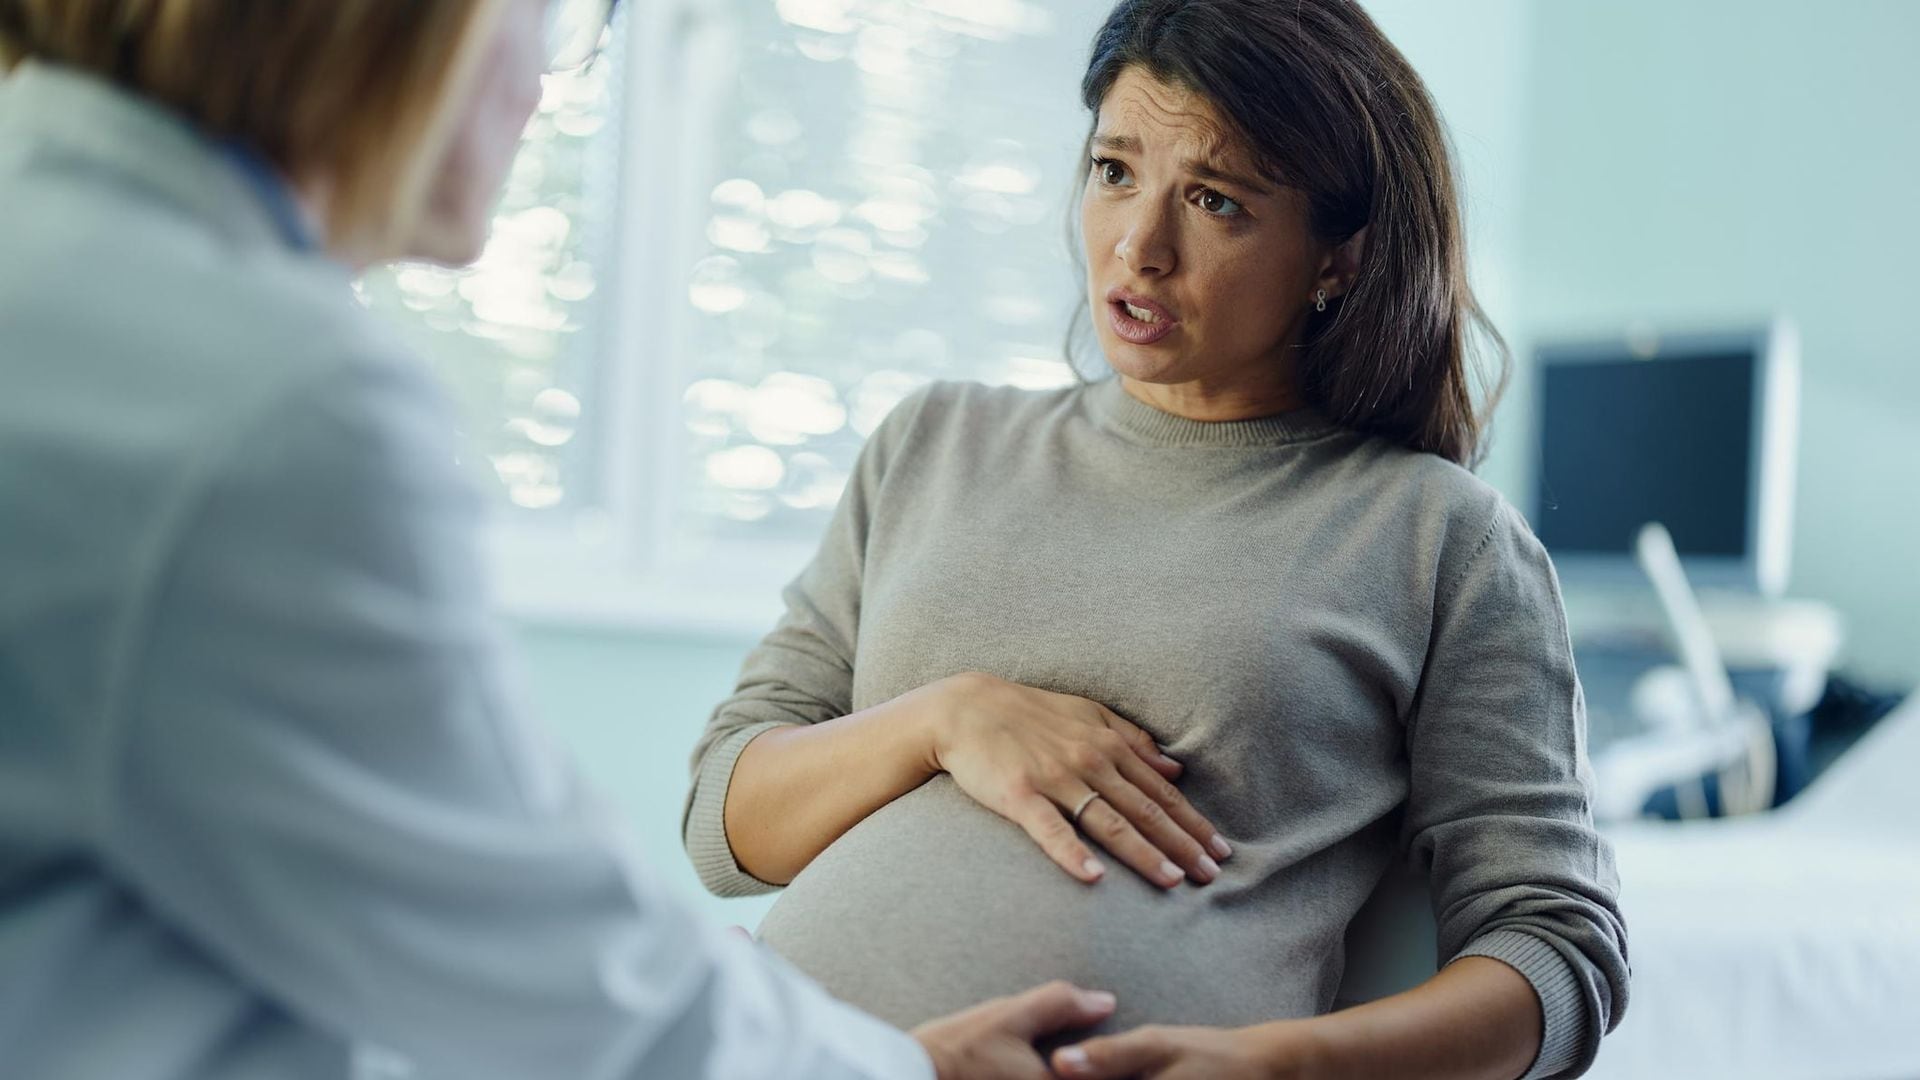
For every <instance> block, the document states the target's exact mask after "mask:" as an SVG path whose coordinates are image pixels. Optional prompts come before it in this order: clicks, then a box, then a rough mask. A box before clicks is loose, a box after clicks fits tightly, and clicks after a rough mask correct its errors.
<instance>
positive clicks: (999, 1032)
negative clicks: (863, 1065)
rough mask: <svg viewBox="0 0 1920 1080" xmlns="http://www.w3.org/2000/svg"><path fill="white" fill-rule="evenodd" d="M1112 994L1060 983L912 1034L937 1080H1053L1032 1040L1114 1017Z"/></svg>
mask: <svg viewBox="0 0 1920 1080" xmlns="http://www.w3.org/2000/svg"><path fill="white" fill-rule="evenodd" d="M1113 1007H1114V1000H1113V995H1112V994H1106V993H1097V992H1094V991H1089V990H1081V989H1079V988H1077V987H1075V986H1072V985H1071V984H1068V983H1064V982H1051V983H1047V984H1046V985H1045V986H1036V987H1034V988H1033V989H1032V990H1029V991H1027V992H1026V993H1024V994H1016V995H1014V996H1013V997H1004V998H996V999H994V1000H992V1001H989V1002H986V1003H985V1004H982V1005H976V1006H974V1007H973V1008H971V1009H968V1010H967V1011H966V1012H962V1013H955V1014H954V1015H952V1016H949V1017H945V1018H943V1019H940V1020H934V1021H931V1022H929V1023H926V1024H922V1025H920V1026H919V1027H917V1028H915V1029H913V1037H914V1038H915V1039H916V1040H918V1041H919V1043H920V1045H921V1046H922V1047H923V1048H925V1050H926V1051H927V1056H928V1057H929V1058H931V1059H932V1060H933V1069H934V1075H935V1076H937V1077H939V1080H1052V1076H1053V1074H1052V1073H1051V1072H1049V1071H1048V1069H1047V1064H1046V1062H1045V1061H1043V1060H1042V1059H1041V1057H1040V1053H1039V1051H1037V1050H1035V1049H1034V1048H1033V1041H1034V1040H1035V1039H1038V1038H1040V1037H1041V1036H1043V1035H1051V1034H1053V1033H1054V1032H1057V1031H1067V1030H1071V1029H1073V1028H1082V1027H1087V1026H1089V1025H1092V1024H1097V1023H1099V1022H1100V1021H1102V1020H1105V1019H1106V1018H1107V1017H1109V1016H1112V1015H1113Z"/></svg>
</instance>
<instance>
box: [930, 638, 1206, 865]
mask: <svg viewBox="0 0 1920 1080" xmlns="http://www.w3.org/2000/svg"><path fill="white" fill-rule="evenodd" d="M916 693H921V694H925V695H927V697H928V704H929V707H930V708H932V709H933V710H934V715H935V717H936V721H935V730H936V732H937V735H936V737H935V740H934V757H935V762H936V764H937V765H938V767H939V768H940V769H941V770H943V771H945V772H946V773H948V774H949V775H951V776H952V777H953V781H954V783H955V784H957V785H958V786H959V788H960V790H962V791H964V792H966V794H967V795H968V796H970V797H971V798H972V799H973V800H974V801H975V802H978V803H979V804H980V805H982V806H984V807H986V808H987V809H989V810H991V811H993V812H994V813H996V814H998V815H1000V816H1001V817H1003V818H1006V819H1007V820H1008V821H1011V822H1013V823H1014V824H1015V825H1017V826H1019V827H1020V828H1021V830H1023V831H1024V832H1025V833H1026V834H1027V836H1028V837H1030V838H1031V839H1032V840H1033V842H1034V843H1036V844H1038V845H1039V846H1040V849H1041V850H1042V851H1044V852H1045V853H1046V855H1047V857H1048V858H1050V859H1052V860H1053V861H1054V863H1056V864H1057V865H1058V866H1059V867H1060V868H1061V869H1063V870H1065V871H1066V872H1067V873H1068V874H1070V875H1072V876H1073V877H1075V878H1077V879H1079V880H1081V881H1087V882H1091V881H1097V880H1099V879H1100V877H1101V876H1102V875H1103V873H1104V872H1105V870H1104V867H1103V866H1102V864H1101V862H1100V860H1099V859H1097V858H1095V857H1094V854H1093V852H1092V850H1090V849H1089V848H1088V846H1087V843H1086V840H1091V841H1093V842H1094V843H1097V844H1099V845H1100V846H1101V847H1103V848H1105V849H1106V850H1107V851H1108V852H1110V853H1111V854H1112V855H1113V856H1114V857H1115V858H1117V859H1119V860H1120V861H1121V862H1122V863H1124V864H1126V865H1127V866H1128V867H1131V868H1132V869H1133V870H1135V871H1136V872H1138V873H1139V874H1140V876H1141V877H1143V878H1145V879H1146V880H1148V881H1151V882H1153V883H1154V884H1156V885H1158V886H1160V887H1161V888H1172V887H1174V886H1175V885H1178V884H1180V883H1181V882H1182V881H1185V880H1191V881H1193V882H1195V883H1196V884H1201V885H1205V884H1207V883H1209V882H1211V881H1213V880H1214V879H1216V878H1218V877H1219V876H1220V867H1219V864H1218V863H1217V862H1216V861H1215V860H1216V859H1224V858H1226V857H1227V856H1228V855H1230V854H1232V849H1231V848H1230V847H1229V846H1228V845H1227V842H1226V840H1225V839H1223V838H1222V837H1221V836H1220V833H1219V830H1217V829H1215V828H1214V827H1213V824H1212V823H1211V822H1209V821H1208V820H1207V819H1206V818H1205V817H1204V816H1202V815H1201V813H1200V812H1199V811H1198V810H1196V809H1194V808H1193V804H1191V803H1189V802H1188V801H1187V800H1186V798H1185V797H1184V796H1182V795H1181V794H1180V790H1179V788H1177V787H1175V786H1174V781H1175V780H1177V779H1178V778H1179V776H1180V773H1181V766H1180V764H1179V762H1176V761H1174V760H1173V759H1172V758H1170V757H1168V756H1167V755H1166V754H1165V753H1164V752H1162V750H1161V749H1160V747H1159V746H1158V745H1156V744H1155V743H1154V741H1153V738H1152V737H1151V736H1149V735H1148V734H1147V733H1146V732H1144V731H1142V730H1141V729H1140V728H1139V727H1138V726H1136V725H1134V724H1132V723H1130V722H1128V721H1127V720H1126V719H1124V718H1122V717H1120V716H1119V715H1117V714H1115V713H1114V712H1113V711H1112V710H1111V709H1108V708H1106V707H1105V706H1103V705H1100V704H1099V703H1097V702H1093V701H1089V700H1087V699H1085V698H1079V697H1073V696H1071V695H1068V694H1055V693H1050V692H1048V691H1045V690H1037V689H1034V688H1032V687H1028V686H1021V685H1019V684H1017V683H1011V682H1007V681H1006V680H1004V679H997V678H994V677H993V676H990V675H980V674H969V675H958V676H954V677H953V678H950V679H943V680H941V681H940V682H937V683H934V684H932V685H930V686H927V687H924V688H922V689H921V690H919V691H916ZM1076 826H1078V829H1076ZM1083 833H1084V836H1085V840H1083V839H1082V834H1083Z"/></svg>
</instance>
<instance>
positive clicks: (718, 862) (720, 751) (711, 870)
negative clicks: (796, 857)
mask: <svg viewBox="0 0 1920 1080" xmlns="http://www.w3.org/2000/svg"><path fill="white" fill-rule="evenodd" d="M788 726H791V725H788V724H785V723H781V722H779V721H768V722H765V723H759V724H752V725H749V726H747V727H743V728H741V729H740V730H738V731H735V732H733V733H732V734H730V735H728V736H727V737H726V738H724V739H722V740H720V741H719V742H717V743H715V744H713V746H712V747H710V748H709V749H708V750H707V753H706V755H705V756H704V757H702V758H701V759H700V767H699V769H697V770H696V771H695V772H694V776H693V793H692V794H691V795H690V796H689V797H688V799H687V817H686V821H685V822H684V823H683V824H682V826H681V839H682V840H683V841H684V842H685V843H686V845H687V856H688V857H689V858H691V859H692V860H693V868H694V869H695V870H697V871H699V873H700V883H701V884H702V885H705V886H706V887H707V890H708V891H709V892H711V893H713V895H715V896H729V897H730V896H758V895H760V894H762V893H770V892H777V891H779V889H780V886H778V885H774V884H771V883H769V882H765V881H761V880H760V879H759V878H757V877H754V876H753V875H752V874H749V873H747V872H746V871H745V870H742V869H740V864H739V863H738V862H735V861H734V858H733V845H732V844H730V843H728V842H727V788H728V787H729V786H731V785H732V783H733V766H734V763H735V762H737V761H739V760H740V753H741V751H743V750H745V749H746V748H747V744H748V743H750V742H752V741H753V740H754V739H755V738H757V737H758V736H760V735H763V734H765V733H767V732H769V731H772V730H773V729H774V728H778V727H788Z"/></svg>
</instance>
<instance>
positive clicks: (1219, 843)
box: [1208, 833, 1233, 859]
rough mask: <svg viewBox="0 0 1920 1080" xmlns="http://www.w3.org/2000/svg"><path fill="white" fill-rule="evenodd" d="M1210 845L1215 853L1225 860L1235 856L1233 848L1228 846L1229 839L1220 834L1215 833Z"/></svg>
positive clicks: (1209, 842)
mask: <svg viewBox="0 0 1920 1080" xmlns="http://www.w3.org/2000/svg"><path fill="white" fill-rule="evenodd" d="M1208 844H1209V846H1211V847H1212V848H1213V853H1214V854H1215V855H1218V856H1220V857H1221V858H1223V859H1225V858H1228V857H1230V856H1232V854H1233V848H1231V847H1229V846H1227V838H1226V837H1224V836H1221V835H1220V834H1219V833H1214V834H1213V839H1212V840H1210V841H1208Z"/></svg>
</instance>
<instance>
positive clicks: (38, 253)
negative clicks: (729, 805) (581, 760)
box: [0, 64, 931, 1080]
mask: <svg viewBox="0 0 1920 1080" xmlns="http://www.w3.org/2000/svg"><path fill="white" fill-rule="evenodd" d="M270 201H271V200H266V199H263V198H262V197H261V193H260V192H259V191H258V190H257V189H255V188H254V187H252V186H250V185H249V183H248V182H247V179H246V176H245V174H244V173H243V172H242V171H241V170H239V169H237V168H235V167H234V164H233V162H232V161H231V160H229V158H228V157H227V156H226V155H225V154H224V153H223V152H221V151H220V150H219V149H218V148H216V147H214V146H213V145H211V144H209V143H208V142H206V141H205V140H203V139H202V138H200V137H199V136H197V135H196V134H195V133H194V132H192V131H190V130H189V129H188V128H187V127H185V126H184V125H183V124H181V123H180V122H178V121H176V120H175V119H173V118H172V117H170V116H169V115H168V114H166V113H164V112H161V111H159V110H157V109H155V108H153V107H151V106H150V105H148V104H146V103H144V102H142V101H140V100H138V99H136V98H134V97H131V96H129V95H127V94H124V93H122V92H120V91H118V90H115V89H113V88H111V87H109V86H108V85H107V84H106V83H104V82H101V81H96V80H94V79H92V78H89V77H85V76H82V75H79V74H76V73H73V72H70V71H66V70H62V69H59V68H55V67H51V66H47V65H37V64H29V65H25V66H24V67H23V68H21V69H20V70H19V71H18V72H17V73H16V74H15V75H14V76H13V77H12V78H10V79H8V80H7V81H5V82H4V83H0V1075H4V1076H6V1077H8V1078H13V1080H42V1078H46V1080H65V1078H92V1077H101V1078H110V1080H189V1078H191V1080H236V1078H240V1077H248V1078H254V1077H274V1078H307V1077H328V1078H337V1077H345V1076H348V1075H351V1074H352V1073H353V1072H354V1071H355V1069H356V1066H355V1064H354V1062H355V1061H356V1060H357V1061H359V1062H361V1065H362V1066H364V1065H366V1063H368V1062H374V1063H377V1071H379V1072H381V1073H382V1074H394V1073H396V1072H397V1073H398V1074H400V1075H411V1076H417V1077H421V1078H423V1080H425V1078H436V1077H448V1078H455V1080H483V1078H493V1077H503V1078H504V1077H530V1078H536V1077H537V1078H541V1080H547V1078H553V1080H561V1078H573V1077H604V1078H614V1077H620V1078H627V1077H655V1078H660V1080H698V1078H713V1080H748V1078H758V1077H793V1078H822V1080H825V1078H835V1080H839V1078H846V1080H856V1078H857V1080H905V1078H913V1077H924V1076H929V1075H930V1074H931V1069H930V1067H929V1065H928V1063H927V1061H926V1058H925V1056H924V1055H923V1054H922V1053H921V1051H920V1050H919V1048H918V1047H917V1046H916V1045H915V1044H914V1043H913V1042H912V1041H911V1040H910V1039H908V1038H907V1037H906V1036H904V1035H903V1034H901V1033H899V1032H897V1031H895V1030H893V1029H892V1028H889V1027H887V1026H885V1025H883V1024H881V1023H879V1022H878V1021H876V1020H873V1019H871V1018H869V1017H867V1016H865V1015H863V1014H861V1013H858V1012H856V1011H854V1010H853V1009H851V1008H848V1007H846V1006H843V1005H841V1004H839V1003H837V1002H835V1001H833V1000H831V999H830V998H828V997H827V996H825V995H824V994H823V993H821V992H820V991H819V990H817V989H815V988H814V987H813V986H812V985H811V984H809V983H808V982H806V981H805V980H804V979H803V978H801V977H800V976H798V975H797V974H795V973H794V972H793V971H792V970H791V969H788V968H786V967H784V966H783V965H781V964H780V963H779V962H778V961H777V960H775V959H773V958H771V957H770V956H768V955H766V954H765V953H764V952H763V951H762V950H760V949H758V948H757V947H756V946H754V945H752V944H750V943H748V942H745V941H740V940H735V939H733V938H732V937H731V936H729V935H726V934H724V933H723V932H720V931H718V930H716V929H714V928H711V927H708V926H705V925H702V924H701V923H700V921H699V920H697V919H696V918H695V917H694V916H693V915H692V914H691V913H690V912H689V911H688V910H687V909H686V908H685V907H683V906H682V905H681V904H680V903H679V901H678V899H677V898H676V897H674V896H672V895H669V894H668V893H667V892H666V891H665V890H664V889H663V888H662V887H661V886H660V885H659V884H657V883H655V882H654V881H653V880H652V879H651V878H650V877H648V875H647V874H646V873H645V871H644V868H642V867H641V866H639V864H638V863H637V862H636V861H635V860H634V859H633V858H632V857H631V856H630V854H629V853H627V852H625V851H623V849H622V847H621V841H620V839H619V830H618V828H617V827H614V826H612V825H611V824H610V823H609V822H608V821H606V820H605V819H604V818H603V817H602V816H601V815H599V814H598V813H596V811H595V809H594V807H593V804H592V803H591V801H590V800H589V799H587V798H586V797H585V796H584V795H583V794H582V792H581V791H580V790H579V788H578V786H577V785H576V783H575V781H574V779H573V775H572V773H571V772H570V771H569V769H568V768H567V766H566V765H565V764H564V763H563V762H562V761H560V760H559V759H558V758H557V757H556V756H555V755H554V754H552V753H551V752H550V751H549V750H548V749H546V748H545V747H543V746H542V745H540V743H539V742H538V740H537V738H536V737H535V734H534V733H533V732H532V731H531V730H529V728H528V727H527V726H526V724H525V721H524V714H523V710H522V709H521V706H520V702H519V700H518V698H517V696H516V690H515V685H514V682H513V679H512V677H511V672H510V667H509V665H508V663H507V662H506V657H505V655H504V653H503V650H502V646H501V640H500V635H499V633H498V631H497V628H496V625H495V622H494V620H493V619H492V618H491V616H490V613H489V611H488V609H487V606H486V601H485V598H484V595H483V594H484V590H483V587H482V574H481V566H480V562H479V559H478V556H477V553H476V544H477V531H478V529H479V528H480V525H481V516H482V509H483V508H482V505H481V502H480V500H479V499H478V498H477V496H476V494H475V493H474V491H473V490H472V489H471V488H470V487H469V484H468V483H467V482H466V480H465V478H464V477H463V475H462V474H461V472H460V471H459V469H458V467H457V466H456V465H455V463H454V455H455V444H454V441H453V437H452V426H451V422H450V415H449V413H448V410H447V407H446V406H445V404H444V403H443V400H442V395H441V393H440V391H439V389H438V388H437V386H436V385H435V384H434V383H433V382H432V381H431V379H430V378H429V377H428V376H427V375H426V374H425V373H424V371H423V370H422V368H421V367H420V365H419V364H418V363H417V362H416V361H415V359H414V358H412V357H410V356H408V355H407V354H406V353H405V350H403V349H401V348H400V347H398V346H397V345H396V344H395V342H394V341H393V340H392V339H391V338H390V337H388V336H387V334H386V333H385V332H384V331H383V329H382V327H381V326H380V325H379V324H378V320H377V319H375V318H374V317H373V316H371V315H370V314H368V313H367V312H366V311H365V310H364V309H363V308H362V307H361V306H360V305H359V304H358V303H357V301H356V300H355V299H354V297H353V295H352V293H351V291H350V286H349V281H348V276H347V274H346V272H345V271H344V270H342V269H340V268H339V267H337V266H335V265H333V264H331V263H329V262H328V261H327V260H326V259H325V258H324V257H322V256H319V255H316V254H313V253H310V252H306V251H302V250H300V249H299V248H298V246H297V245H295V244H293V243H291V242H290V238H289V237H288V236H287V235H285V234H284V232H283V231H282V230H281V229H280V228H278V227H277V225H276V221H275V218H274V217H273V215H272V214H271V213H270V212H269V209H270V208H269V205H268V204H269V203H270ZM370 1048H371V1049H370Z"/></svg>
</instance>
